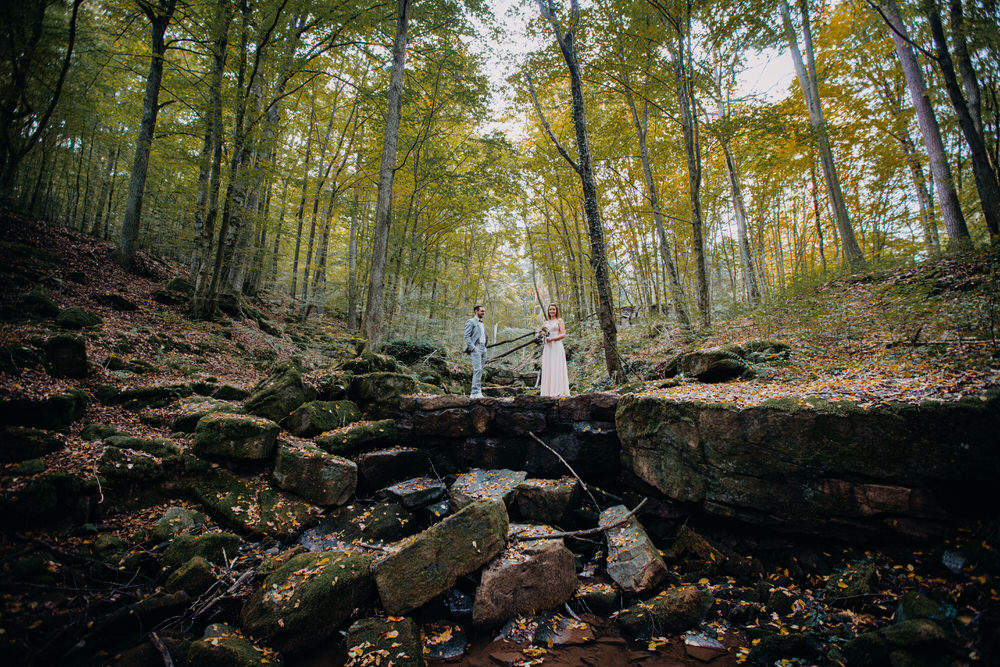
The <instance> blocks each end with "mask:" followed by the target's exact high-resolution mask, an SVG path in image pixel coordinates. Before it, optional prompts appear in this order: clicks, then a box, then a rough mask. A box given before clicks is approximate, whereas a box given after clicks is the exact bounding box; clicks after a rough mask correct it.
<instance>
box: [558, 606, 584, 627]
mask: <svg viewBox="0 0 1000 667" xmlns="http://www.w3.org/2000/svg"><path fill="white" fill-rule="evenodd" d="M563 606H564V607H566V612H567V613H568V614H569V615H570V616H572V617H573V618H575V619H576V620H578V621H580V617H579V616H577V615H576V612H575V611H573V610H572V609H570V607H569V602H564V603H563ZM580 622H581V623H583V621H580Z"/></svg>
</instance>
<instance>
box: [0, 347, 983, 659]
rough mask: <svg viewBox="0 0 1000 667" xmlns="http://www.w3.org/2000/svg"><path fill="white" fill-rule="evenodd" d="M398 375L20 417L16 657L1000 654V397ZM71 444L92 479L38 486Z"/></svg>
mask: <svg viewBox="0 0 1000 667" xmlns="http://www.w3.org/2000/svg"><path fill="white" fill-rule="evenodd" d="M378 359H379V358H378V357H377V356H375V355H367V356H361V357H358V360H357V363H356V364H355V366H354V368H355V371H367V372H354V371H345V370H340V371H338V372H335V373H330V374H327V375H325V376H323V377H322V378H321V379H320V380H319V381H318V382H306V381H305V380H304V379H303V373H302V368H301V367H300V366H299V365H297V364H296V363H295V362H285V363H282V364H277V365H276V366H275V367H274V368H273V370H272V373H271V374H270V375H269V376H268V377H267V378H266V379H264V380H263V381H261V382H260V383H259V384H258V385H257V386H256V387H254V388H253V389H252V390H251V391H246V390H241V389H239V388H238V387H230V386H225V385H213V384H211V383H202V384H201V385H198V384H178V385H169V386H166V385H161V386H152V387H146V388H139V389H128V390H117V389H114V388H112V387H107V388H104V389H102V390H98V391H94V392H91V393H90V394H88V393H86V392H81V391H68V392H66V393H64V394H60V395H55V396H50V397H47V398H44V399H38V400H31V399H27V398H23V399H11V400H4V401H0V416H2V419H3V421H4V423H5V424H7V426H4V431H3V434H4V446H3V449H2V451H3V454H4V456H5V460H6V461H8V462H21V463H18V464H17V466H18V467H17V468H16V469H14V473H15V475H14V477H13V479H12V480H9V481H10V482H11V483H9V484H8V485H7V487H6V489H5V492H4V494H3V498H2V506H3V507H2V513H0V515H2V518H3V523H4V525H5V530H4V533H3V540H2V543H0V548H2V556H3V566H2V570H0V587H2V589H0V590H2V591H3V598H2V600H3V605H2V616H0V655H2V656H3V657H4V661H5V664H83V665H88V664H115V665H162V664H175V665H184V664H186V665H240V666H242V665H257V664H277V663H284V664H288V665H341V664H348V665H420V664H425V663H433V662H435V661H443V662H453V663H457V664H468V665H528V664H537V665H540V664H546V665H619V664H620V665H626V664H636V665H639V664H641V665H661V664H662V665H668V664H713V665H729V664H737V663H743V662H749V663H751V664H766V665H770V664H795V663H798V664H848V665H883V664H891V665H950V664H991V663H993V664H995V661H996V660H997V659H1000V654H998V653H997V651H998V647H1000V634H998V623H997V621H998V618H1000V604H998V599H1000V596H998V594H997V583H996V582H997V579H996V577H997V572H998V565H1000V561H998V559H997V556H996V546H997V537H998V535H997V528H998V525H997V522H996V512H995V509H990V506H989V505H987V504H986V503H989V502H990V498H993V497H995V490H994V488H993V487H994V485H995V480H996V479H997V478H998V472H1000V469H998V454H997V451H996V444H997V440H996V434H997V433H1000V410H998V403H1000V399H998V397H997V396H996V395H992V394H988V395H984V396H982V397H977V398H973V399H967V400H966V401H960V402H957V403H953V404H927V405H924V406H920V407H906V406H899V407H886V408H884V409H881V411H880V410H861V409H858V408H852V407H851V406H849V405H843V404H841V405H829V404H823V403H812V404H794V405H789V404H785V403H780V402H779V403H774V404H765V405H763V406H761V407H759V408H756V409H752V410H748V409H740V408H737V407H735V406H728V405H724V404H716V405H712V404H694V403H687V404H686V403H677V402H673V401H669V400H665V399H658V398H655V397H646V398H643V397H625V398H619V396H618V395H617V394H587V395H581V396H577V397H574V398H571V399H561V400H560V399H543V398H537V397H528V396H518V397H513V398H490V399H485V400H470V399H468V398H465V397H462V396H456V395H426V394H425V395H421V394H415V393H414V392H419V391H421V390H422V388H421V387H420V386H418V384H417V383H416V381H415V380H413V379H412V378H411V377H410V376H407V375H403V374H400V373H395V372H392V371H391V370H384V369H379V368H378V367H377V366H378ZM101 405H104V406H125V407H126V408H127V409H129V410H132V411H136V412H137V413H139V414H141V415H144V416H145V419H146V421H147V422H149V423H156V424H159V426H160V428H162V429H163V430H166V431H169V432H170V434H171V435H170V437H165V438H139V437H133V436H129V435H126V434H122V433H118V432H117V431H116V429H115V428H113V427H112V426H111V425H109V424H101V423H98V422H96V421H89V420H81V417H83V415H84V414H86V415H88V416H91V415H99V414H100V406H101ZM85 421H87V423H84V422H85ZM59 428H71V429H74V430H79V434H80V435H81V437H84V438H86V439H88V440H90V441H92V442H93V443H94V446H95V447H96V446H98V444H99V445H100V446H101V448H102V449H101V454H100V456H99V458H97V459H96V460H95V463H94V466H93V470H90V471H87V472H86V473H78V472H70V471H58V470H54V471H42V470H38V469H36V468H37V467H38V460H39V457H40V456H42V455H44V454H46V453H47V452H50V451H52V450H53V449H57V448H58V447H60V446H61V445H60V443H59V441H58V439H54V438H53V437H52V435H51V432H52V429H59ZM42 467H43V468H44V466H42ZM148 526H151V527H148Z"/></svg>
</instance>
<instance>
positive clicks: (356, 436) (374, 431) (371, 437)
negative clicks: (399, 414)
mask: <svg viewBox="0 0 1000 667" xmlns="http://www.w3.org/2000/svg"><path fill="white" fill-rule="evenodd" d="M396 436H397V430H396V421H395V420H394V419H382V420H379V421H366V422H357V423H354V424H350V425H349V426H344V427H343V428H337V429H334V430H332V431H327V432H326V433H323V434H322V435H320V436H319V437H318V438H314V439H313V442H315V443H316V445H317V446H319V447H322V448H323V449H325V450H326V451H328V452H330V453H331V454H336V455H337V456H347V457H354V456H357V455H358V454H359V453H360V452H367V451H371V450H374V449H382V448H384V447H386V446H387V445H391V444H393V443H394V442H395V441H396Z"/></svg>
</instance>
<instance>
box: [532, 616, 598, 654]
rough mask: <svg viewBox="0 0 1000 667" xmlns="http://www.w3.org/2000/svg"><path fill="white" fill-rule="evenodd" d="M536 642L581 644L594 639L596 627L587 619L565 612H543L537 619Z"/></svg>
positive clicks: (558, 644) (566, 644) (540, 644)
mask: <svg viewBox="0 0 1000 667" xmlns="http://www.w3.org/2000/svg"><path fill="white" fill-rule="evenodd" d="M535 620H536V621H537V623H538V627H537V629H536V630H535V638H534V643H535V644H536V645H538V646H579V645H581V644H589V643H590V642H592V641H594V629H593V628H592V627H591V626H590V624H589V623H587V622H585V621H578V620H576V619H575V618H573V617H571V616H564V615H563V614H557V613H551V612H550V613H548V614H542V615H541V616H539V617H538V618H537V619H535Z"/></svg>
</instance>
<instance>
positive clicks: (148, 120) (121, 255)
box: [117, 0, 177, 269]
mask: <svg viewBox="0 0 1000 667" xmlns="http://www.w3.org/2000/svg"><path fill="white" fill-rule="evenodd" d="M176 5H177V0H160V1H159V2H155V1H151V2H148V3H147V2H146V1H145V0H143V1H142V2H140V3H139V7H140V8H141V9H142V11H143V13H144V14H145V15H146V18H148V19H149V24H150V39H151V46H152V57H151V59H150V62H149V75H148V76H147V77H146V94H145V97H144V98H143V101H142V122H141V123H140V124H139V138H138V139H137V140H136V144H135V157H134V159H133V161H132V176H131V180H130V181H129V186H128V199H127V201H126V203H125V217H124V219H123V220H122V232H121V237H120V238H119V240H118V253H117V259H118V262H119V263H120V264H121V265H122V266H124V267H125V268H126V269H130V268H132V266H133V265H134V264H135V254H136V251H137V250H138V248H139V221H140V219H141V217H142V196H143V193H144V191H145V189H146V171H147V170H148V168H149V152H150V149H151V148H152V146H153V132H154V131H155V129H156V115H157V113H158V112H159V110H160V104H159V99H160V82H161V80H162V79H163V56H164V53H166V50H167V45H166V41H165V40H164V33H165V32H166V30H167V25H168V24H169V23H170V19H171V17H173V14H174V8H175V7H176Z"/></svg>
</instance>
